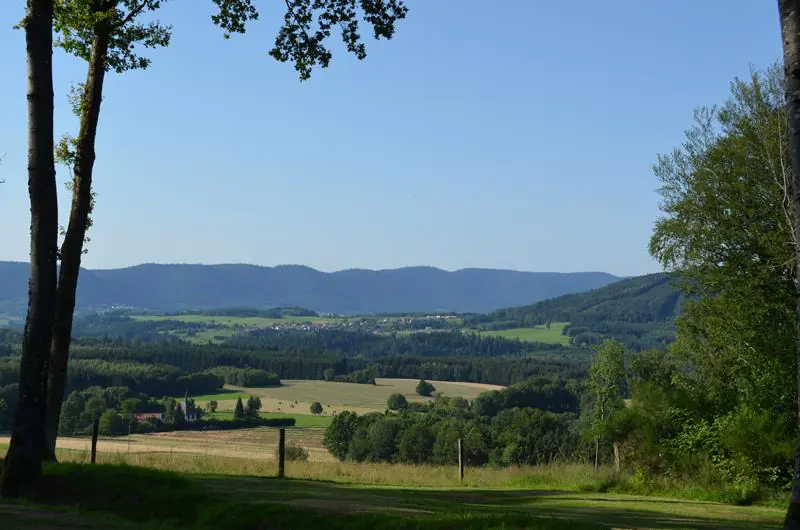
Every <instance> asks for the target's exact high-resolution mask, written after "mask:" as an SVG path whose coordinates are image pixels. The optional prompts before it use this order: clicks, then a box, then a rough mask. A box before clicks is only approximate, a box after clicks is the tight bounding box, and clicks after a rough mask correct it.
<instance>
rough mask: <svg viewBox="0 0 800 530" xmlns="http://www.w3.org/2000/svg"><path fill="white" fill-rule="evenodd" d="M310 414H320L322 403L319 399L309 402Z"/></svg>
mask: <svg viewBox="0 0 800 530" xmlns="http://www.w3.org/2000/svg"><path fill="white" fill-rule="evenodd" d="M311 414H314V415H317V414H322V403H320V402H319V401H315V402H314V403H312V404H311Z"/></svg>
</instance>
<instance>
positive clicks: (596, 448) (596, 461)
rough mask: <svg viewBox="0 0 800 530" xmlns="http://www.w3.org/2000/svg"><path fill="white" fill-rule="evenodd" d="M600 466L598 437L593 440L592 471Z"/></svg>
mask: <svg viewBox="0 0 800 530" xmlns="http://www.w3.org/2000/svg"><path fill="white" fill-rule="evenodd" d="M599 468H600V438H598V439H596V440H595V441H594V472H595V473H597V470H598V469H599Z"/></svg>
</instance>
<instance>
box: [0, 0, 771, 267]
mask: <svg viewBox="0 0 800 530" xmlns="http://www.w3.org/2000/svg"><path fill="white" fill-rule="evenodd" d="M407 3H408V6H409V8H410V13H409V16H408V18H407V20H405V21H403V22H402V23H401V25H400V26H399V28H398V31H397V36H396V38H395V39H394V40H392V41H389V42H384V41H382V42H375V41H372V40H371V39H370V40H368V53H369V56H368V58H367V60H366V61H364V62H359V61H357V60H356V59H354V58H352V57H349V56H347V55H346V54H345V53H344V52H343V51H342V49H341V47H340V46H334V59H333V61H332V64H331V66H330V68H328V69H327V70H317V71H315V72H314V74H313V76H312V79H311V80H310V81H307V82H302V83H301V82H300V81H299V80H298V78H297V75H296V73H295V72H294V69H293V68H292V66H291V65H288V64H284V65H282V64H278V63H276V62H275V61H273V60H272V59H271V58H269V57H268V56H267V51H268V50H269V48H270V47H271V43H272V41H273V38H274V35H275V32H276V29H277V28H278V27H279V25H280V22H281V12H280V10H279V9H278V7H279V4H278V3H273V4H272V5H271V6H270V8H269V9H267V10H265V11H262V17H261V21H260V22H259V23H257V24H255V25H253V26H252V27H251V28H250V31H249V33H248V34H247V35H245V36H240V37H234V38H233V39H231V40H229V41H225V40H223V39H222V37H221V33H220V32H219V30H218V29H217V28H215V27H214V26H213V25H212V24H211V22H210V19H209V15H210V13H211V12H212V7H213V6H212V3H211V2H210V1H209V0H205V1H201V0H191V1H190V0H171V1H170V2H167V3H166V6H165V7H164V8H162V10H161V12H160V15H159V18H160V19H161V20H162V22H165V23H169V24H172V25H173V26H174V33H173V44H172V46H170V47H169V48H167V49H164V50H159V51H156V52H154V53H152V54H151V57H152V58H153V65H152V67H151V68H150V69H149V70H147V71H144V72H141V71H140V72H131V73H127V74H124V75H122V76H118V75H116V74H113V73H112V74H110V75H109V76H108V78H107V83H106V93H105V98H104V102H103V108H102V114H101V123H100V131H99V137H98V142H97V163H96V170H95V179H96V191H97V206H96V210H95V216H94V217H95V226H94V227H93V228H92V230H91V243H90V246H89V254H88V255H87V256H86V257H85V259H84V264H85V266H87V267H89V268H109V267H119V266H126V265H132V264H137V263H142V262H169V263H233V262H237V263H238V262H246V263H254V264H259V265H277V264H286V263H298V264H304V265H309V266H312V267H315V268H318V269H320V270H325V271H332V270H339V269H344V268H354V267H363V268H394V267H401V266H407V265H434V266H438V267H441V268H445V269H458V268H464V267H491V268H510V269H517V270H528V271H563V272H570V271H585V270H602V271H607V272H611V273H614V274H619V275H633V274H640V273H645V272H652V271H656V270H658V269H659V266H658V264H657V263H655V262H654V261H653V260H652V259H651V258H650V257H649V256H648V253H647V242H648V239H649V236H650V233H651V231H652V226H653V222H654V220H655V218H656V217H657V216H658V213H659V212H658V195H657V193H656V192H655V190H656V188H657V185H658V184H657V181H656V179H655V178H654V176H653V174H652V171H651V166H652V164H653V162H654V161H655V159H656V155H657V154H658V153H663V152H666V151H669V150H671V149H672V148H673V147H674V146H676V145H677V144H679V143H680V142H681V140H682V137H683V131H684V130H685V128H686V127H687V126H688V125H689V124H690V122H691V119H692V109H693V108H694V107H696V106H698V105H702V104H713V103H718V102H721V101H723V100H724V99H725V97H726V95H727V92H728V84H729V82H730V81H731V80H732V79H733V78H734V77H736V76H746V75H748V72H749V69H750V66H751V65H752V66H756V67H762V66H765V65H768V64H770V63H772V62H773V61H775V60H777V59H779V57H780V36H779V28H778V17H777V6H776V5H775V2H765V1H763V0H703V1H698V0H673V1H670V2H655V1H641V0H610V1H608V2H597V1H596V0H582V1H572V2H563V1H561V0H550V1H545V0H536V1H534V0H516V1H511V0H508V1H504V2H495V1H489V0H483V1H478V0H408V2H407ZM260 4H261V5H267V2H265V1H262V2H260ZM23 5H24V2H23V1H22V0H15V1H13V2H11V1H6V2H0V50H2V52H0V53H1V54H2V55H1V56H0V57H2V60H1V61H0V66H2V70H3V83H2V85H0V153H4V152H5V153H6V155H7V156H6V158H5V160H4V162H3V164H2V166H1V167H0V179H5V180H6V184H4V185H2V186H0V229H1V230H2V231H1V232H0V234H2V235H1V236H0V238H1V239H0V260H26V259H27V257H28V237H29V235H28V226H29V217H28V216H29V206H28V202H27V191H26V175H25V167H26V162H25V153H26V145H25V141H26V113H25V89H26V79H25V75H26V74H25V49H24V35H23V34H22V32H20V31H15V30H13V29H11V26H12V25H13V24H15V23H16V22H18V21H19V19H20V18H21V16H22V13H23ZM364 33H365V34H366V33H367V32H366V31H365V32H364ZM54 64H55V71H56V135H57V136H60V135H61V134H63V133H67V132H73V131H74V128H75V122H74V119H73V118H72V117H71V115H70V110H69V105H68V103H67V99H66V96H67V93H68V92H69V87H70V84H71V83H74V82H78V81H81V80H82V79H83V77H84V76H85V66H84V65H83V64H81V63H80V62H79V61H77V60H75V59H72V58H68V57H66V56H65V55H63V54H62V53H60V52H57V53H56V56H55V59H54ZM58 179H59V182H63V181H66V180H67V179H68V172H67V171H66V169H65V168H59V175H58ZM62 189H63V188H62ZM62 195H63V196H62V200H61V204H62V208H61V214H62V218H65V215H64V214H65V213H66V211H67V205H68V195H67V192H66V190H64V193H63V194H62Z"/></svg>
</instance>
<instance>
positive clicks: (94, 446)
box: [92, 419, 100, 464]
mask: <svg viewBox="0 0 800 530" xmlns="http://www.w3.org/2000/svg"><path fill="white" fill-rule="evenodd" d="M99 430H100V420H99V419H95V420H94V423H92V464H94V463H95V461H96V460H97V431H99Z"/></svg>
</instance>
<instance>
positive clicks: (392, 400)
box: [386, 394, 408, 410]
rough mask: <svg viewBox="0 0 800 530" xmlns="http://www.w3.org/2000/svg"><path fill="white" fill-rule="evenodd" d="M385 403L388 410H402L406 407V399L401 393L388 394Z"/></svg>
mask: <svg viewBox="0 0 800 530" xmlns="http://www.w3.org/2000/svg"><path fill="white" fill-rule="evenodd" d="M386 405H387V406H388V407H389V410H403V409H405V408H407V407H408V400H406V397H405V396H404V395H403V394H392V395H391V396H389V399H388V400H386Z"/></svg>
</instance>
